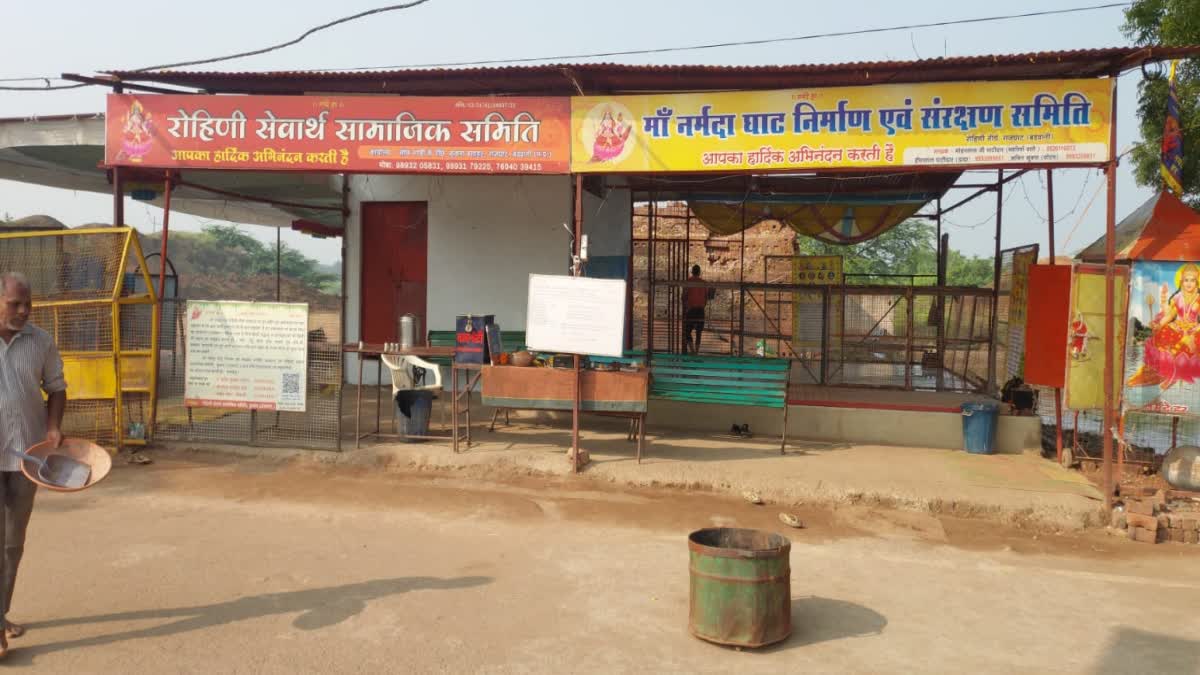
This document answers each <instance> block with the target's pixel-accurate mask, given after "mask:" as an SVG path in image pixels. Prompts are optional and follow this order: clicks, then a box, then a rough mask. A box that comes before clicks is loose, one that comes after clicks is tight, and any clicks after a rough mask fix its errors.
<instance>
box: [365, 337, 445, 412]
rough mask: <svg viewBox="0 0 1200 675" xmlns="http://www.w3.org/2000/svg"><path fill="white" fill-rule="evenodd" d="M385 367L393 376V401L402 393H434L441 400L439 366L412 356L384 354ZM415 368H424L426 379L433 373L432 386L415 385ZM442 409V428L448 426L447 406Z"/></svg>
mask: <svg viewBox="0 0 1200 675" xmlns="http://www.w3.org/2000/svg"><path fill="white" fill-rule="evenodd" d="M379 358H380V360H381V361H382V362H383V365H385V366H387V369H388V372H390V373H391V375H392V400H393V401H394V400H396V394H397V393H399V392H401V391H413V390H416V391H432V392H434V397H435V398H441V395H442V369H441V368H438V366H437V364H434V363H430V362H428V361H426V360H425V359H422V358H421V357H419V356H411V355H409V354H400V355H398V356H389V355H387V354H383V355H381V356H380V357H379ZM413 368H424V369H425V373H426V378H428V374H429V373H430V372H432V373H433V383H432V384H429V383H427V384H422V385H414V384H413ZM441 408H442V426H445V425H446V406H445V404H443V405H442V406H441Z"/></svg>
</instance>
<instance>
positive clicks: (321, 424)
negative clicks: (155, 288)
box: [158, 282, 343, 449]
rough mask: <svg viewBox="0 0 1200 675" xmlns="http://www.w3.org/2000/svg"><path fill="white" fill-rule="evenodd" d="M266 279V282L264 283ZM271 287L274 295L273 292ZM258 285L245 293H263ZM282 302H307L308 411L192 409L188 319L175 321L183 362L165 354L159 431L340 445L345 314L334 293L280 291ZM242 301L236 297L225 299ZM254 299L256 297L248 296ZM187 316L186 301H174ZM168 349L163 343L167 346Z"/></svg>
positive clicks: (191, 437) (213, 438)
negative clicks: (187, 395)
mask: <svg viewBox="0 0 1200 675" xmlns="http://www.w3.org/2000/svg"><path fill="white" fill-rule="evenodd" d="M264 283H265V282H264ZM273 292H274V291H273V289H272V290H271V293H272V294H273ZM261 294H262V293H256V292H255V290H254V287H251V288H249V289H248V291H247V292H246V293H244V294H243V295H250V296H254V295H261ZM281 296H283V297H281V301H282V302H289V301H291V302H300V301H308V304H309V312H308V329H309V332H308V356H307V373H306V380H307V389H306V392H305V410H304V412H274V411H245V410H236V409H226V408H199V407H189V406H187V405H186V403H185V398H184V394H185V389H186V386H185V385H186V382H185V376H186V372H187V367H186V363H187V350H186V344H187V323H186V321H181V322H180V323H179V325H177V327H176V329H177V332H178V344H177V345H176V353H177V354H178V358H179V360H180V363H179V364H174V363H171V362H169V360H168V359H169V357H168V355H167V354H164V361H163V366H162V367H161V368H160V369H159V397H160V398H159V405H158V434H159V436H160V437H161V438H164V439H167V440H176V441H193V442H210V443H232V444H251V445H277V446H287V447H309V448H325V449H332V448H336V447H338V445H339V442H338V437H339V433H340V426H339V417H340V414H341V408H340V405H341V394H342V381H343V378H342V359H341V344H342V337H341V314H340V309H339V304H338V298H337V297H336V296H329V297H328V299H323V298H317V297H314V296H313V295H312V294H308V293H304V292H303V291H302V290H293V292H290V293H284V292H281ZM225 299H226V300H238V298H225ZM249 299H255V298H249ZM313 300H316V302H312V301H313ZM170 302H175V303H178V304H179V306H178V307H177V308H176V310H177V311H174V312H172V311H168V312H165V313H164V314H165V315H167V316H171V315H174V314H178V315H179V316H181V317H182V316H183V315H184V314H185V311H186V310H185V308H186V303H187V299H186V298H181V299H178V300H174V301H170V300H169V301H168V304H169V303H170ZM163 349H164V350H165V347H163Z"/></svg>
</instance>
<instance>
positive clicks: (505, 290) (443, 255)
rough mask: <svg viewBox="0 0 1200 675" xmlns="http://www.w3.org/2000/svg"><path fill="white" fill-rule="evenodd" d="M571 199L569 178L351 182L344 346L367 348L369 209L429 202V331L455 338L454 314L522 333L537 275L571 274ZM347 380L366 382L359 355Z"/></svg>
mask: <svg viewBox="0 0 1200 675" xmlns="http://www.w3.org/2000/svg"><path fill="white" fill-rule="evenodd" d="M335 180H338V179H335ZM625 192H627V191H625ZM572 198H573V193H572V186H571V181H570V179H569V178H568V177H567V176H392V175H372V176H355V177H353V178H351V181H350V216H349V218H348V219H347V224H346V260H345V265H346V341H347V342H357V341H358V339H359V330H358V329H359V311H360V307H361V305H360V302H359V295H360V291H361V288H360V279H359V270H360V269H361V261H362V237H361V232H362V228H361V222H362V221H361V219H360V214H361V208H360V206H361V204H362V203H363V202H373V201H380V202H383V201H424V202H428V203H429V291H428V296H427V298H426V309H427V312H428V318H427V322H428V325H427V326H422V330H423V331H424V330H452V329H453V328H454V317H455V316H456V315H458V314H485V313H486V314H495V315H496V322H497V323H499V324H500V326H501V328H502V329H508V330H524V329H525V309H526V295H527V292H528V287H529V275H530V274H534V273H536V274H565V273H566V272H567V266H568V259H569V258H568V256H569V249H568V246H569V241H570V238H569V236H568V234H567V230H566V229H564V227H563V224H564V223H568V224H569V223H570V222H571V216H572V213H571V211H572ZM626 208H627V207H626ZM626 213H628V210H626ZM626 218H628V216H626ZM368 363H369V362H368ZM372 366H373V364H372ZM366 370H367V372H364V374H363V381H364V383H366V384H374V383H375V368H374V367H369V368H367V369H366ZM346 379H347V381H348V382H350V383H354V382H355V381H357V379H358V362H357V360H356V359H355V357H354V355H348V356H347V359H346ZM384 379H385V381H386V379H387V375H386V373H385V374H384Z"/></svg>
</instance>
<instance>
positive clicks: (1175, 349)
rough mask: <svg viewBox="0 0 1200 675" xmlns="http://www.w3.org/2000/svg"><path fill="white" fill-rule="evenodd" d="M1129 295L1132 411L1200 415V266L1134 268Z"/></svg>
mask: <svg viewBox="0 0 1200 675" xmlns="http://www.w3.org/2000/svg"><path fill="white" fill-rule="evenodd" d="M1130 295H1131V303H1130V307H1129V335H1130V337H1131V338H1132V339H1131V340H1130V344H1129V349H1128V351H1127V355H1126V358H1127V363H1128V368H1127V370H1126V372H1128V373H1132V374H1131V375H1130V376H1129V379H1128V380H1126V382H1125V386H1126V389H1125V401H1126V405H1127V407H1129V408H1130V409H1135V410H1145V411H1149V412H1161V413H1169V414H1174V415H1183V414H1197V413H1200V388H1198V387H1197V386H1196V381H1197V380H1200V345H1198V344H1197V340H1198V339H1200V266H1197V265H1196V263H1178V262H1135V263H1134V265H1133V282H1132V288H1131V293H1130Z"/></svg>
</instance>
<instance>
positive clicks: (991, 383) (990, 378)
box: [987, 169, 1004, 394]
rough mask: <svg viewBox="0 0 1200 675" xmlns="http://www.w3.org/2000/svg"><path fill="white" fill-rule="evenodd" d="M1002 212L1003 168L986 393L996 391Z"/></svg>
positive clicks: (999, 173) (998, 183)
mask: <svg viewBox="0 0 1200 675" xmlns="http://www.w3.org/2000/svg"><path fill="white" fill-rule="evenodd" d="M1003 212H1004V169H999V170H997V171H996V257H995V259H994V260H993V261H992V317H991V330H990V332H991V346H990V347H989V348H988V368H987V373H988V375H987V393H988V394H994V393H996V345H997V343H998V340H997V339H996V337H997V336H996V331H997V329H998V325H999V322H998V319H999V316H998V312H999V310H1000V236H1001V234H1002V229H1001V228H1002V222H1003Z"/></svg>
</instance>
